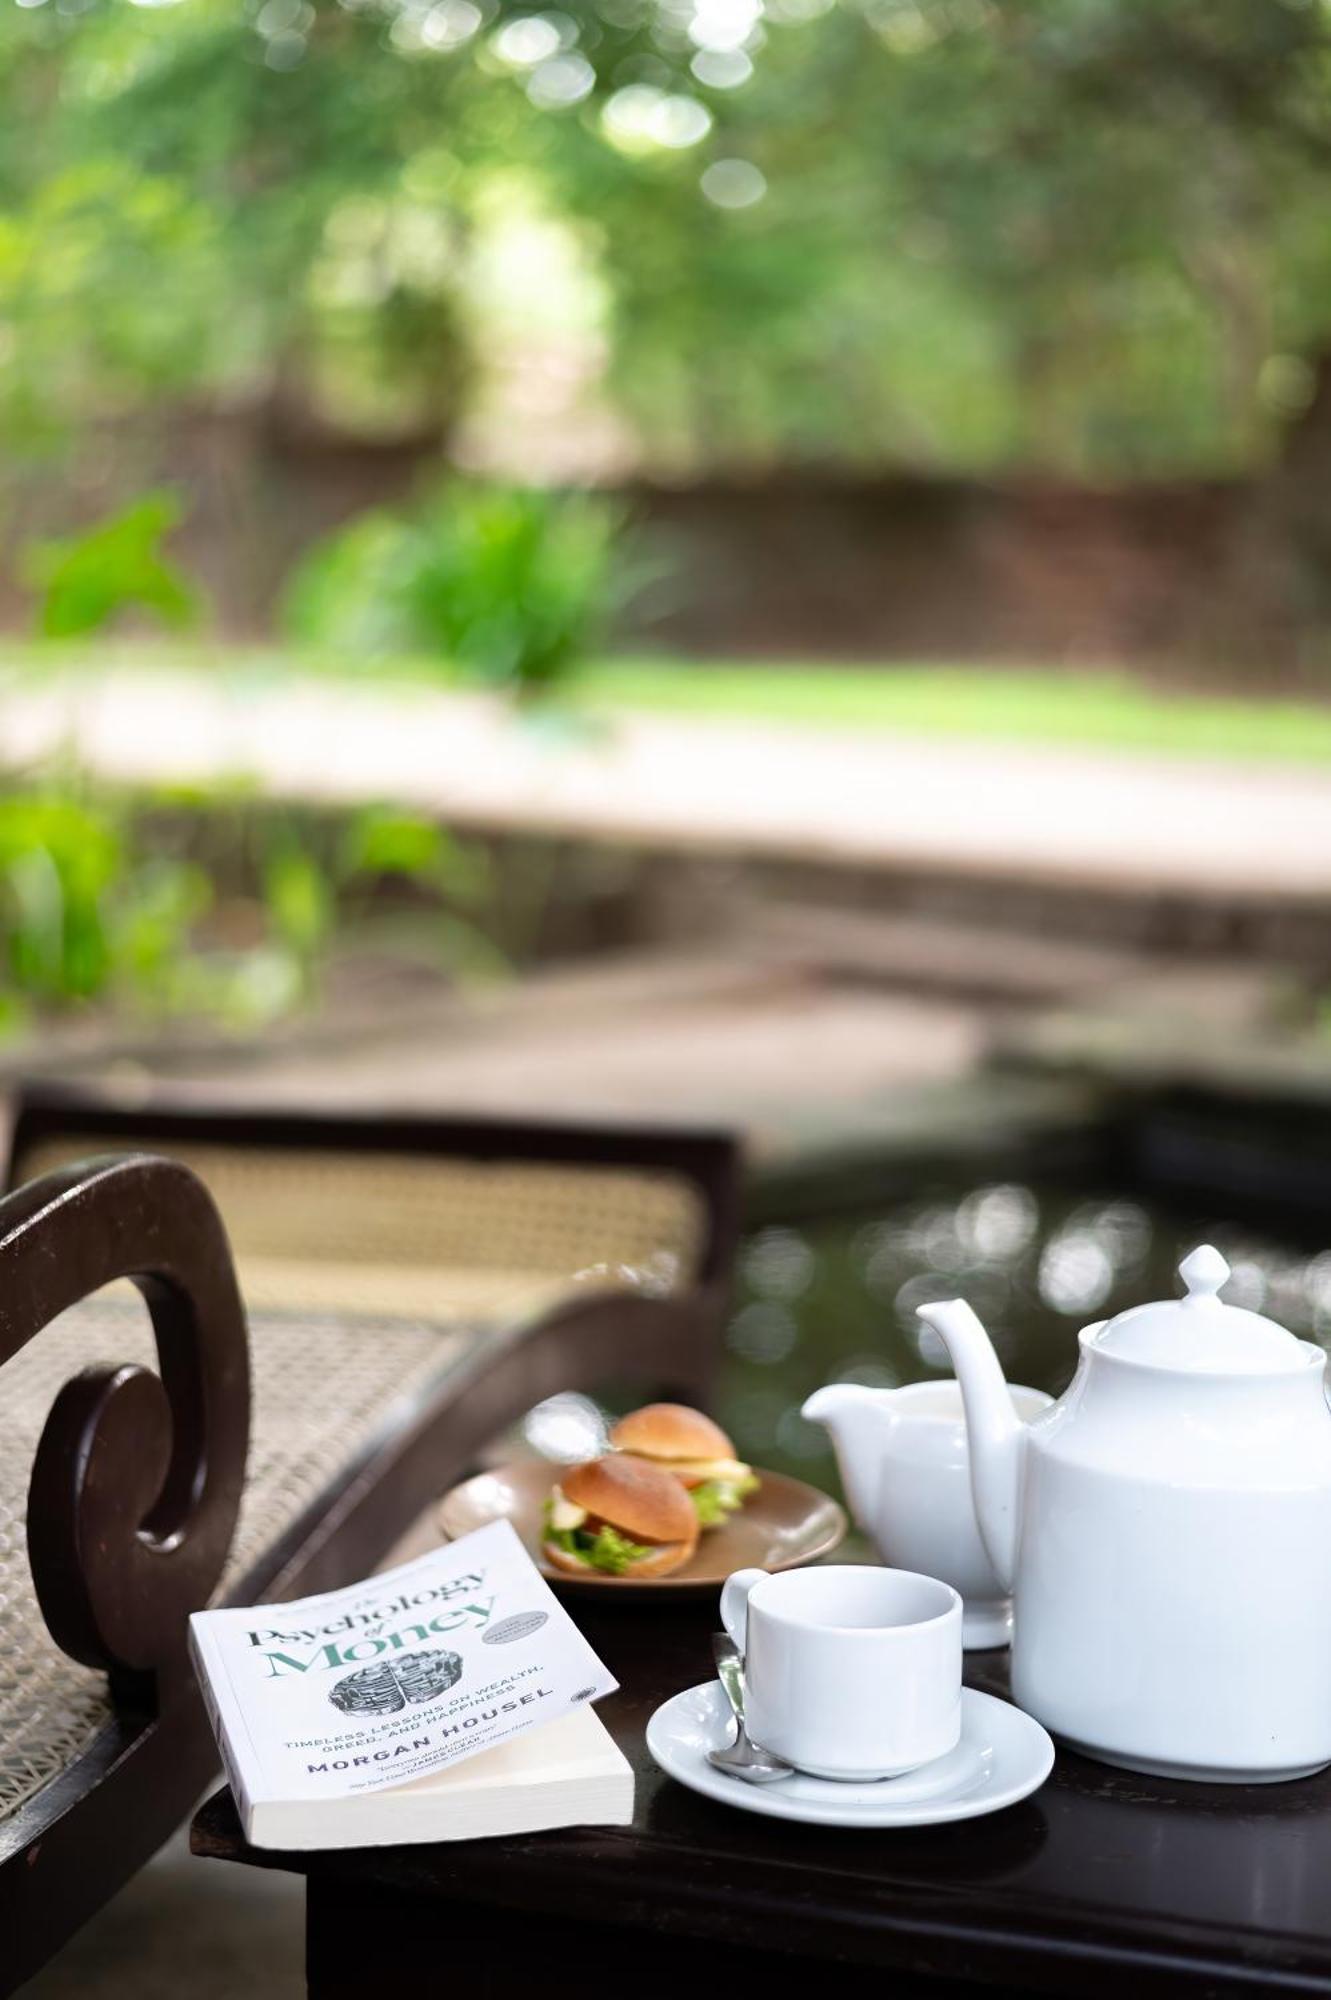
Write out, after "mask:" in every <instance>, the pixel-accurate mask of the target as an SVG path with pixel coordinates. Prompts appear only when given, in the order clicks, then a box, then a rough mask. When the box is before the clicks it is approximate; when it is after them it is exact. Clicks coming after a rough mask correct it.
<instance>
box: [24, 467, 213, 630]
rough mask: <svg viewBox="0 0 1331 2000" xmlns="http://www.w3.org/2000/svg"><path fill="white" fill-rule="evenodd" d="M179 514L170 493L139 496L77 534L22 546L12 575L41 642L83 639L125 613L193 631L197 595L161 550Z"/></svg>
mask: <svg viewBox="0 0 1331 2000" xmlns="http://www.w3.org/2000/svg"><path fill="white" fill-rule="evenodd" d="M180 511H181V510H180V503H179V502H178V500H177V499H176V498H175V496H174V494H170V493H146V494H144V495H142V496H141V497H140V498H139V499H137V500H134V501H132V502H131V503H130V504H129V506H127V507H125V508H123V509H121V511H120V512H118V513H116V514H114V515H112V516H111V517H110V518H108V519H106V520H103V521H97V522H95V523H94V524H93V525H92V526H91V527H89V528H85V529H84V530H83V532H82V533H81V534H76V535H67V536H63V537H61V538H60V539H59V540H51V541H38V542H29V543H28V544H27V545H26V547H25V548H24V549H23V550H22V551H21V552H20V558H19V566H20V574H21V577H22V580H23V582H24V583H25V584H26V585H27V587H28V589H29V590H31V591H32V592H34V593H35V594H36V596H37V600H38V610H37V625H38V630H39V631H40V633H41V634H42V637H43V638H46V639H77V638H83V637H85V636H86V635H87V634H88V633H91V632H100V631H103V630H104V629H105V628H106V627H107V626H108V625H110V624H111V623H112V622H113V621H114V620H115V619H116V617H117V616H118V615H119V614H120V613H121V612H122V611H127V610H136V611H146V612H149V613H150V614H151V615H152V616H153V617H154V618H157V619H160V620H161V622H162V623H163V624H164V625H171V626H175V627H183V626H188V625H191V624H193V623H194V621H195V619H196V617H197V616H198V609H199V602H198V597H197V594H196V592H195V590H194V587H193V585H192V584H191V583H190V581H189V579H188V578H187V577H186V575H185V573H184V571H183V570H182V569H180V568H179V567H178V566H177V565H176V564H175V563H173V562H172V561H171V560H170V559H169V557H167V556H166V555H165V554H164V553H163V550H162V542H163V539H164V537H165V536H166V535H168V534H169V533H170V531H171V529H172V528H174V527H176V526H178V524H179V521H180Z"/></svg>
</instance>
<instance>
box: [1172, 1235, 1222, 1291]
mask: <svg viewBox="0 0 1331 2000" xmlns="http://www.w3.org/2000/svg"><path fill="white" fill-rule="evenodd" d="M1178 1274H1179V1276H1180V1278H1182V1280H1183V1282H1184V1284H1185V1285H1186V1286H1187V1288H1188V1297H1189V1298H1190V1299H1196V1298H1214V1297H1215V1294H1216V1293H1217V1292H1218V1291H1219V1290H1220V1287H1221V1286H1222V1285H1223V1284H1224V1283H1225V1281H1226V1279H1227V1278H1228V1277H1229V1266H1228V1264H1227V1263H1226V1262H1225V1260H1224V1258H1223V1257H1222V1256H1221V1255H1220V1252H1219V1251H1218V1250H1217V1249H1216V1248H1215V1246H1214V1245H1213V1244H1211V1243H1202V1244H1200V1245H1199V1246H1198V1248H1197V1249H1196V1250H1190V1251H1189V1253H1188V1255H1187V1256H1186V1257H1185V1258H1184V1259H1183V1262H1182V1263H1181V1264H1180V1265H1179V1267H1178Z"/></svg>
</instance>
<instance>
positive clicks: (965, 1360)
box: [918, 1299, 1026, 1591]
mask: <svg viewBox="0 0 1331 2000" xmlns="http://www.w3.org/2000/svg"><path fill="white" fill-rule="evenodd" d="M918 1310H919V1316H920V1318H921V1319H922V1320H924V1322H925V1323H926V1325H928V1326H931V1327H932V1328H933V1330H934V1332H935V1333H937V1334H938V1335H939V1336H940V1337H941V1339H942V1341H943V1344H944V1346H945V1347H946V1348H947V1351H948V1353H949V1355H950V1356H951V1359H952V1366H953V1368H954V1369H955V1371H956V1376H957V1381H958V1382H959V1383H960V1385H961V1400H962V1404H963V1406H964V1408H965V1411H966V1444H967V1449H968V1451H969V1454H970V1467H971V1492H972V1494H973V1496H974V1499H975V1517H976V1520H977V1521H978V1523H979V1528H980V1539H981V1541H982V1542H983V1543H984V1546H985V1549H986V1550H987V1552H988V1555H989V1560H990V1562H991V1563H992V1564H993V1566H994V1568H995V1570H996V1571H997V1572H998V1577H999V1581H1000V1582H1001V1583H1002V1585H1003V1588H1004V1590H1008V1591H1010V1590H1011V1588H1012V1580H1013V1575H1014V1573H1015V1571H1016V1566H1017V1511H1018V1507H1019V1505H1020V1498H1021V1460H1022V1452H1023V1449H1024V1447H1025V1442H1026V1426H1025V1425H1024V1424H1023V1423H1022V1421H1021V1419H1020V1417H1018V1415H1017V1412H1016V1410H1015V1409H1014V1407H1013V1403H1012V1398H1011V1396H1010V1395H1009V1394H1008V1386H1007V1383H1006V1381H1005V1380H1004V1379H1003V1370H1002V1368H1001V1367H1000V1366H999V1361H998V1356H997V1355H996V1354H995V1353H994V1348H993V1342H992V1341H991V1340H990V1338H989V1336H988V1334H987V1333H986V1332H985V1330H984V1328H983V1327H982V1326H981V1324H980V1322H979V1320H978V1319H977V1318H976V1316H975V1314H974V1312H972V1310H971V1308H970V1307H969V1306H968V1305H967V1304H966V1301H965V1300H964V1299H947V1300H944V1301H940V1302H939V1303H938V1304H937V1305H928V1306H920V1307H919V1308H918Z"/></svg>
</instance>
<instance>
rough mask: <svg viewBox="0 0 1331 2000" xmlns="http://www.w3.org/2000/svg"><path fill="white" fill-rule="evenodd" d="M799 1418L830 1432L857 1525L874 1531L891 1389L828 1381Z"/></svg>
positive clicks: (890, 1413) (870, 1531)
mask: <svg viewBox="0 0 1331 2000" xmlns="http://www.w3.org/2000/svg"><path fill="white" fill-rule="evenodd" d="M800 1414H801V1415H802V1416H804V1417H807V1418H808V1420H809V1422H810V1423H814V1424H822V1425H823V1426H824V1427H825V1429H826V1430H828V1431H829V1432H830V1433H831V1438H832V1447H833V1449H834V1451H835V1452H836V1462H837V1470H838V1471H839V1472H840V1474H841V1484H842V1486H843V1487H844V1488H845V1491H846V1499H847V1500H848V1501H849V1503H850V1511H851V1513H852V1514H853V1515H854V1517H855V1522H856V1526H857V1527H860V1528H863V1529H864V1530H865V1532H866V1533H868V1534H872V1533H873V1524H874V1514H875V1512H876V1508H877V1502H878V1485H879V1480H880V1478H881V1476H882V1467H883V1452H884V1449H885V1448H886V1445H887V1434H888V1430H889V1428H890V1426H891V1423H892V1391H891V1390H890V1389H870V1388H868V1387H866V1386H865V1384H863V1383H862V1382H829V1383H828V1384H827V1387H826V1388H825V1389H816V1390H815V1391H814V1393H813V1395H812V1396H810V1397H809V1399H808V1401H807V1402H806V1403H805V1405H804V1407H803V1409H802V1411H801V1412H800Z"/></svg>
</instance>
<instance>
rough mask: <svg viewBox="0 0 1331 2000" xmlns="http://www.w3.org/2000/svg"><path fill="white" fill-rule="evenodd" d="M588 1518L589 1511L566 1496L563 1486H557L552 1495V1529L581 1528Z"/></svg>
mask: <svg viewBox="0 0 1331 2000" xmlns="http://www.w3.org/2000/svg"><path fill="white" fill-rule="evenodd" d="M586 1518H587V1509H586V1508H585V1507H579V1506H578V1504H577V1502H576V1501H575V1500H570V1499H568V1497H567V1496H566V1494H565V1492H564V1489H563V1487H562V1486H556V1487H554V1488H553V1489H552V1491H551V1494H550V1526H551V1527H552V1528H559V1529H561V1530H563V1529H565V1528H580V1527H581V1526H582V1524H583V1522H584V1521H585V1520H586Z"/></svg>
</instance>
